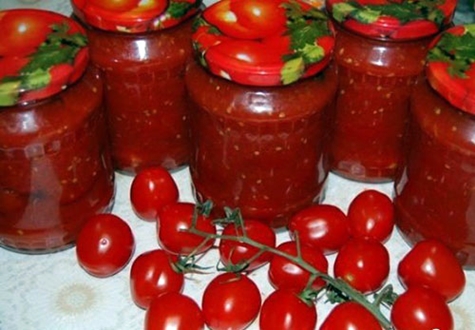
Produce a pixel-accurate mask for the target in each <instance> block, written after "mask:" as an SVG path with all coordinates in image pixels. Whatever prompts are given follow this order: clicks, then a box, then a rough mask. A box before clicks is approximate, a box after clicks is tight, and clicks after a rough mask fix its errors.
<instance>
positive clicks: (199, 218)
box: [76, 167, 465, 330]
mask: <svg viewBox="0 0 475 330" xmlns="http://www.w3.org/2000/svg"><path fill="white" fill-rule="evenodd" d="M130 201H131V206H132V208H133V210H134V212H135V214H136V215H137V216H138V217H140V218H142V219H144V220H146V221H155V222H156V233H157V238H158V243H159V246H160V247H159V248H158V247H157V249H154V250H151V251H147V252H144V253H142V254H140V255H139V256H137V257H136V258H135V259H134V260H133V261H132V266H131V270H130V290H131V295H132V298H133V300H134V302H135V304H136V305H137V306H139V307H140V308H143V309H146V314H145V315H146V316H145V329H147V330H152V329H165V328H167V323H169V322H173V324H174V329H187V330H193V329H204V328H205V326H207V327H208V328H210V329H246V328H247V327H249V325H250V324H252V323H253V322H254V321H255V320H256V319H257V318H258V319H259V321H258V322H259V327H260V329H263V330H265V329H272V330H275V329H288V330H290V329H298V330H304V329H315V328H316V324H317V309H316V307H315V303H316V301H317V300H321V299H322V296H324V295H325V296H326V297H328V299H330V300H331V301H332V302H338V303H337V304H335V307H333V309H332V311H331V312H330V314H329V315H328V316H327V317H326V319H325V320H323V322H322V325H321V327H320V329H322V330H328V329H332V330H335V329H353V330H356V329H364V330H371V329H378V330H380V329H381V328H386V329H393V328H394V329H404V330H406V329H411V330H417V329H435V328H438V329H444V330H445V329H453V327H454V324H453V318H452V315H451V311H450V308H449V305H448V303H449V302H450V301H452V300H454V299H456V298H457V297H458V296H459V295H460V294H461V292H462V291H463V289H464V286H465V274H464V272H463V269H462V267H461V266H460V264H459V262H458V261H457V259H456V257H455V256H454V254H453V253H452V252H451V251H450V250H449V249H448V248H447V247H446V246H445V245H443V244H442V243H440V242H438V241H436V240H426V241H422V242H420V243H418V244H416V245H415V246H414V247H413V248H412V249H411V250H410V251H409V252H408V253H407V254H406V255H405V256H404V257H403V259H402V260H400V261H399V262H398V269H397V274H398V276H399V279H400V281H401V283H402V285H403V287H404V288H405V289H406V290H405V291H404V292H403V293H401V294H400V295H397V294H396V293H394V292H393V291H392V289H391V286H390V285H389V286H388V285H386V286H385V284H386V281H387V278H388V276H389V268H390V266H389V262H390V260H389V253H388V251H387V250H386V247H385V245H384V243H385V242H386V241H387V240H388V239H389V238H390V236H391V233H392V231H393V227H394V213H393V212H394V211H393V204H392V201H391V199H390V198H389V197H387V196H386V195H385V194H383V193H381V192H378V191H376V190H365V191H363V192H361V193H360V194H359V195H357V196H356V198H354V199H353V200H352V202H351V204H350V206H349V208H348V211H347V213H346V214H345V213H344V212H343V211H342V210H340V209H339V208H338V207H336V206H333V205H329V204H319V205H313V206H310V207H308V208H306V209H304V210H302V211H300V212H298V213H297V214H295V215H294V216H293V217H292V218H291V219H290V221H289V225H288V230H289V237H290V238H289V240H287V241H285V242H282V243H280V244H278V245H277V243H276V234H275V231H274V230H273V229H272V228H270V227H268V226H267V225H266V224H264V223H262V222H259V221H257V220H253V219H243V218H242V217H241V215H240V213H239V211H238V210H231V209H227V210H226V219H224V220H226V221H224V220H223V219H219V221H218V224H217V223H216V222H215V221H216V220H213V219H212V217H211V216H209V213H210V212H209V211H210V209H209V208H208V205H207V203H205V204H204V205H199V206H198V205H195V204H193V203H188V202H180V201H179V190H178V187H177V185H176V183H175V181H174V179H173V177H172V176H171V175H170V173H169V172H168V171H167V170H165V169H163V168H161V167H153V168H148V169H145V170H143V171H142V172H140V173H138V174H137V175H136V176H135V177H134V179H133V181H132V185H131V189H130ZM134 247H135V241H134V234H133V232H132V230H131V228H130V227H129V225H128V224H127V223H126V221H124V220H123V219H121V218H119V217H117V216H115V215H113V214H102V215H97V216H94V217H92V218H90V219H89V220H88V221H87V222H86V224H85V225H84V227H83V228H82V230H81V232H80V234H79V236H78V239H77V246H76V252H77V258H78V262H79V264H80V265H81V266H82V267H83V268H84V269H85V270H86V271H87V272H89V273H90V274H92V275H94V276H97V277H108V276H111V275H114V274H116V273H117V272H119V271H120V270H122V269H123V268H124V267H125V266H126V265H127V264H128V263H129V262H130V261H131V260H132V256H133V254H134ZM212 247H216V248H217V250H218V251H219V259H220V260H219V264H220V265H221V268H220V270H222V271H220V272H218V273H217V274H216V276H215V277H214V278H213V279H212V280H211V281H210V282H209V283H207V285H206V287H205V289H204V292H203V295H202V301H201V304H200V305H199V304H198V303H197V302H196V301H195V300H194V299H192V298H190V297H189V296H187V295H185V294H184V293H183V289H184V284H185V281H186V278H185V274H186V273H188V272H195V273H198V276H199V273H200V272H201V271H208V270H203V269H201V268H200V266H198V265H197V264H196V260H197V259H199V256H201V255H202V254H204V253H206V252H207V251H209V250H210V249H211V248H212ZM331 254H335V255H336V257H335V261H334V265H333V276H330V275H329V269H328V268H329V263H328V261H327V257H328V256H329V255H331ZM217 262H218V260H217ZM264 265H266V267H268V268H267V272H268V279H269V281H270V284H271V285H272V287H273V288H274V289H275V290H274V291H273V292H272V293H271V294H269V295H268V296H267V297H265V298H264V299H263V300H262V298H261V292H260V290H259V287H258V285H257V284H256V283H255V282H254V280H253V279H252V276H250V274H252V272H254V271H256V270H258V269H262V266H264ZM371 294H374V295H375V297H376V298H375V299H374V300H370V296H371ZM383 305H385V307H386V308H388V310H389V311H390V313H389V314H390V320H385V318H384V313H381V311H380V307H383ZM258 316H259V317H258ZM168 325H169V324H168Z"/></svg>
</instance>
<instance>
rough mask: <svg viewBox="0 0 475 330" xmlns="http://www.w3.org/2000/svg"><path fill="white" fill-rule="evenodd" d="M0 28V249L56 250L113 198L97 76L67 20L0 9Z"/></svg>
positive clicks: (78, 32) (81, 35) (78, 30)
mask: <svg viewBox="0 0 475 330" xmlns="http://www.w3.org/2000/svg"><path fill="white" fill-rule="evenodd" d="M0 31H4V32H5V31H8V33H7V34H6V33H4V34H3V35H2V42H1V43H0V246H3V247H7V248H10V249H13V250H16V251H19V252H25V253H46V252H52V251H57V250H61V249H64V248H66V247H69V246H71V245H72V244H73V243H74V241H75V239H76V236H77V234H78V232H79V230H80V228H81V226H82V224H83V223H84V222H85V221H86V220H87V218H88V217H90V216H92V215H94V214H98V213H101V212H106V211H109V210H110V208H111V206H112V203H113V200H114V198H113V197H114V172H113V169H112V165H111V162H110V156H109V151H108V144H107V134H106V133H105V132H106V129H105V128H106V126H105V125H106V122H105V113H104V111H103V107H102V93H103V84H102V80H101V76H100V74H99V71H98V70H97V69H95V68H92V67H90V66H88V63H89V54H88V48H87V38H86V34H85V31H84V30H83V28H82V27H81V26H80V25H79V24H78V23H77V22H75V21H74V20H72V19H70V18H68V17H64V16H62V15H59V14H56V13H52V12H48V11H41V10H6V11H0Z"/></svg>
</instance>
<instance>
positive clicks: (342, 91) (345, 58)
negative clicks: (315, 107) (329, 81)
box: [326, 0, 456, 182]
mask: <svg viewBox="0 0 475 330" xmlns="http://www.w3.org/2000/svg"><path fill="white" fill-rule="evenodd" d="M455 6H456V1H454V0H434V1H406V0H404V1H391V0H357V1H352V0H327V1H326V8H327V10H328V12H329V15H330V16H331V17H332V20H333V22H334V23H335V28H336V44H335V62H336V64H337V67H338V75H339V90H338V96H337V101H336V109H335V115H334V118H333V119H332V133H331V143H330V145H329V162H330V168H331V171H333V172H334V173H336V174H338V175H341V176H343V177H345V178H347V179H352V180H357V181H363V182H385V181H391V180H394V175H395V173H396V169H397V166H398V163H399V162H400V161H401V159H402V155H403V149H404V144H403V137H404V132H405V130H406V128H407V118H408V111H409V97H410V95H411V91H412V87H413V84H414V81H415V80H416V77H417V76H418V75H420V74H421V73H422V71H423V67H424V60H425V57H426V55H427V48H428V46H429V43H430V42H431V41H432V39H433V38H434V36H435V35H436V34H437V33H439V32H440V31H441V30H442V29H443V28H445V26H447V25H448V24H449V23H450V21H451V19H452V16H453V12H454V10H455Z"/></svg>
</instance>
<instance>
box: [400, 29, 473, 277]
mask: <svg viewBox="0 0 475 330" xmlns="http://www.w3.org/2000/svg"><path fill="white" fill-rule="evenodd" d="M437 41H438V42H437V43H436V44H435V46H434V47H433V48H432V49H431V50H430V52H429V55H428V65H427V67H426V78H421V79H420V80H419V81H418V82H417V84H416V86H415V89H414V93H413V95H412V98H411V121H410V128H409V132H408V145H409V147H410V150H409V153H408V155H407V161H406V162H405V165H404V166H403V167H402V168H401V171H400V174H399V175H398V176H397V178H396V182H395V191H396V197H395V208H396V223H397V226H398V227H399V229H400V231H401V232H402V234H403V235H404V236H405V238H406V239H407V240H408V241H409V242H410V243H415V242H417V241H420V240H422V239H426V238H437V239H439V240H441V241H442V242H444V243H445V244H446V245H447V246H449V247H450V248H451V249H452V250H453V251H454V252H455V253H456V255H457V257H458V259H459V260H460V262H461V263H462V264H463V265H465V266H466V267H467V268H475V138H474V137H475V64H474V59H473V57H472V55H471V51H473V50H474V49H475V24H474V25H467V26H456V27H454V28H451V29H449V30H448V31H446V32H445V33H443V34H442V36H441V37H440V38H438V39H437ZM467 50H469V51H468V52H466V51H467Z"/></svg>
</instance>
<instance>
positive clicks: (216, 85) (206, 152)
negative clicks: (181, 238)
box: [186, 0, 337, 227]
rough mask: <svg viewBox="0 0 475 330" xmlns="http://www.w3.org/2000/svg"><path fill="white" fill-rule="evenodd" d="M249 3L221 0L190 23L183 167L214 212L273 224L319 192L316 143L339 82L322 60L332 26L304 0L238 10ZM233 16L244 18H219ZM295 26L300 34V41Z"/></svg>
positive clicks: (322, 164) (323, 169) (321, 163)
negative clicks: (186, 160) (187, 142)
mask: <svg viewBox="0 0 475 330" xmlns="http://www.w3.org/2000/svg"><path fill="white" fill-rule="evenodd" d="M249 2H251V0H234V1H233V0H231V1H230V0H222V1H220V2H219V3H216V4H214V5H212V6H211V7H209V8H207V9H206V10H205V11H204V12H203V15H202V16H201V18H200V19H199V20H198V21H197V24H196V27H197V29H196V31H195V34H194V35H193V43H194V46H195V49H197V53H198V54H197V58H198V62H199V63H198V62H193V63H191V64H190V65H189V66H188V69H187V72H186V84H187V88H188V93H189V96H190V98H191V100H192V105H193V106H192V111H191V114H192V121H191V123H192V125H191V127H192V141H193V144H194V155H193V157H192V159H191V162H190V171H191V178H192V183H193V187H194V190H195V194H196V196H197V199H198V200H200V201H204V200H211V201H212V202H213V204H214V210H215V215H216V216H223V213H222V211H223V208H224V207H229V208H239V209H240V210H241V212H242V214H243V216H244V217H245V218H253V219H258V220H261V221H263V222H266V223H268V224H270V225H271V226H273V227H281V226H284V225H286V224H287V221H288V219H289V217H290V216H291V215H292V214H293V213H295V212H297V211H298V210H300V209H302V208H304V207H306V206H308V205H310V204H312V203H316V202H319V201H320V199H321V198H322V195H323V192H324V184H325V181H326V178H327V174H328V166H327V164H326V161H325V159H324V156H323V146H324V143H325V141H324V140H325V138H326V134H325V133H326V127H327V126H328V111H330V110H331V104H332V100H333V98H334V95H335V92H336V88H337V76H336V72H335V70H334V68H333V67H332V66H328V63H329V61H330V59H331V53H332V50H333V44H334V39H333V31H332V30H331V29H330V27H329V24H328V20H327V17H326V16H325V14H323V13H322V12H321V11H319V10H317V9H316V8H312V7H310V6H308V5H306V4H303V3H300V2H293V1H283V2H282V3H283V4H282V5H281V6H279V5H278V3H279V2H275V1H272V0H269V1H266V0H262V1H260V2H259V5H258V6H257V5H256V6H257V7H259V9H256V10H255V11H252V12H251V11H249V12H247V13H246V12H242V11H239V10H238V9H237V8H242V7H243V6H246V5H248V4H249ZM262 8H265V9H262ZM253 13H262V15H264V16H265V17H264V18H263V17H261V18H260V19H255V17H253ZM232 15H236V16H237V20H238V21H241V22H243V23H242V24H243V25H239V24H237V23H230V22H228V21H226V20H225V19H223V18H225V17H230V16H232ZM267 15H269V17H271V18H272V19H270V18H269V19H266V17H267ZM292 15H293V16H292ZM291 16H292V18H290V17H291ZM304 16H305V18H307V20H306V19H305V18H304ZM286 23H288V24H287V27H286ZM302 24H303V25H302ZM302 26H307V27H308V30H307V32H308V35H307V38H306V39H305V38H302V39H298V38H299V35H298V31H299V29H301V28H302ZM216 31H222V32H221V33H216ZM299 42H300V44H299Z"/></svg>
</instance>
